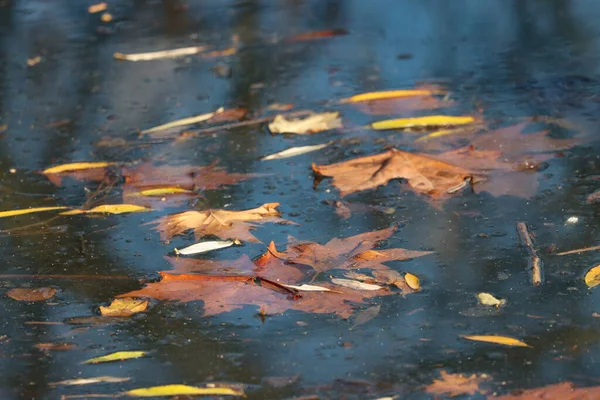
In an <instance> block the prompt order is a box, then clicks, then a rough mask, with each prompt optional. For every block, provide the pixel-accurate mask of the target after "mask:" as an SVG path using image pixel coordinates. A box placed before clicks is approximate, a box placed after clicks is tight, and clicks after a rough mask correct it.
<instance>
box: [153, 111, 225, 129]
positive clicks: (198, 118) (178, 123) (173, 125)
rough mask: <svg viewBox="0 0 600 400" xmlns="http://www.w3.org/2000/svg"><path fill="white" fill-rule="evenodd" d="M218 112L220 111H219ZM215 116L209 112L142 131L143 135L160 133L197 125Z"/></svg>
mask: <svg viewBox="0 0 600 400" xmlns="http://www.w3.org/2000/svg"><path fill="white" fill-rule="evenodd" d="M217 112H218V111H217ZM214 115H215V113H214V112H209V113H206V114H200V115H196V116H194V117H188V118H182V119H178V120H176V121H171V122H167V123H166V124H162V125H158V126H155V127H154V128H149V129H144V130H143V131H142V133H143V134H149V133H154V132H158V131H164V130H167V129H171V128H177V127H180V126H187V125H192V124H197V123H198V122H202V121H206V120H208V119H211V118H212V117H213V116H214Z"/></svg>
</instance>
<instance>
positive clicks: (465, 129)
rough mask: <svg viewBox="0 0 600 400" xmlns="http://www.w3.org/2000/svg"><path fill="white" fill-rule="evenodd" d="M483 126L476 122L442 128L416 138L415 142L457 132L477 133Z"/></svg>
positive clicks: (461, 133) (462, 133)
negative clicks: (469, 124)
mask: <svg viewBox="0 0 600 400" xmlns="http://www.w3.org/2000/svg"><path fill="white" fill-rule="evenodd" d="M481 127H482V125H481V124H476V125H472V126H460V127H458V128H452V129H442V130H439V131H435V132H432V133H430V134H427V135H423V136H421V137H419V138H418V139H416V140H415V142H424V141H427V140H429V139H435V138H439V137H443V136H450V135H457V134H460V135H463V136H464V134H471V133H475V131H476V130H478V129H481Z"/></svg>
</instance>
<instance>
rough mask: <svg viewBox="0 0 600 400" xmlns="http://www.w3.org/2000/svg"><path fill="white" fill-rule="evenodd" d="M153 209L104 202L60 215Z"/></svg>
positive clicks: (115, 212)
mask: <svg viewBox="0 0 600 400" xmlns="http://www.w3.org/2000/svg"><path fill="white" fill-rule="evenodd" d="M147 211H152V209H150V208H147V207H142V206H137V205H135V204H104V205H101V206H97V207H94V208H91V209H89V210H71V211H65V212H62V213H60V215H77V214H125V213H136V212H147Z"/></svg>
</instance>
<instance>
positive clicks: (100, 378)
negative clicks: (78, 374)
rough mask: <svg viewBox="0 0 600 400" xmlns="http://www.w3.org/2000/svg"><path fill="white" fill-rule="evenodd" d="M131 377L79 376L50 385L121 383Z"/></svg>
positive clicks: (50, 384)
mask: <svg viewBox="0 0 600 400" xmlns="http://www.w3.org/2000/svg"><path fill="white" fill-rule="evenodd" d="M130 380H131V378H121V377H118V376H95V377H93V378H78V379H67V380H64V381H59V382H50V383H48V385H49V386H53V387H54V386H81V385H89V384H92V383H121V382H127V381H130Z"/></svg>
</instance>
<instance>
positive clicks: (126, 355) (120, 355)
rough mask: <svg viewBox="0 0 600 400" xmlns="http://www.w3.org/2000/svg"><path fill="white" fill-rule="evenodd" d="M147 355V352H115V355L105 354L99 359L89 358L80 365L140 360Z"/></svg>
mask: <svg viewBox="0 0 600 400" xmlns="http://www.w3.org/2000/svg"><path fill="white" fill-rule="evenodd" d="M146 354H148V352H147V351H117V352H116V353H111V354H107V355H105V356H101V357H94V358H90V359H89V360H86V361H84V362H82V364H99V363H105V362H111V361H123V360H129V359H132V358H140V357H143V356H145V355H146Z"/></svg>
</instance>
